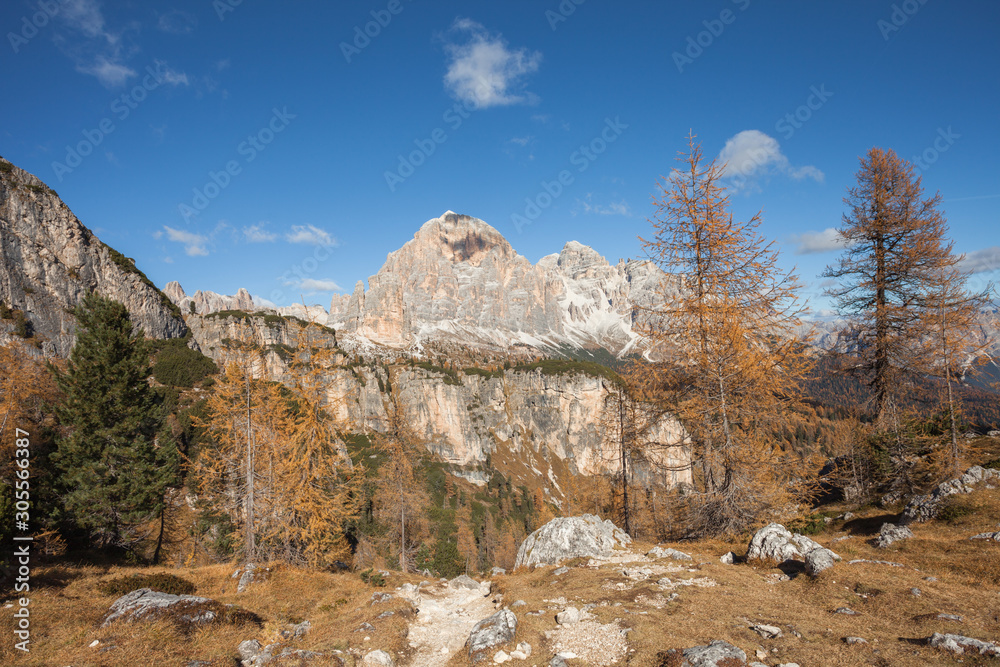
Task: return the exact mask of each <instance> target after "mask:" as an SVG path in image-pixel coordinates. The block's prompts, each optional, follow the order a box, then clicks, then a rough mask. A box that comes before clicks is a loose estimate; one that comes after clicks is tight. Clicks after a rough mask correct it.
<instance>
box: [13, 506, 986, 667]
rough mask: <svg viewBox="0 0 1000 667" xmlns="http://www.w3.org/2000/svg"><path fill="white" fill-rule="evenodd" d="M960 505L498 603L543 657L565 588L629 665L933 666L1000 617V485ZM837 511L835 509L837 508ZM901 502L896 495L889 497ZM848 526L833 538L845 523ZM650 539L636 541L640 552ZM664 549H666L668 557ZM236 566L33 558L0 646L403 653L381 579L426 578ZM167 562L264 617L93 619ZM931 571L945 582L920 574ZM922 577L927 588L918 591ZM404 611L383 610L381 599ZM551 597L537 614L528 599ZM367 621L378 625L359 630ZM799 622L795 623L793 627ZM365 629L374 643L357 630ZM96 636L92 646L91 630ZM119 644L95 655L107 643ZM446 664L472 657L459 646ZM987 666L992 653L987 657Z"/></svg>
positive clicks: (69, 651)
mask: <svg viewBox="0 0 1000 667" xmlns="http://www.w3.org/2000/svg"><path fill="white" fill-rule="evenodd" d="M956 503H957V507H958V511H952V512H951V515H952V516H953V517H954V518H952V519H950V520H949V521H940V520H939V521H935V522H931V523H928V524H917V525H915V526H913V530H914V533H915V537H914V538H913V539H911V540H908V541H903V542H900V543H897V544H896V545H893V546H892V547H890V548H889V549H886V550H878V549H875V548H874V547H872V546H870V545H869V544H868V543H867V539H869V538H870V537H871V536H872V535H874V534H875V533H877V531H878V529H879V527H880V526H881V524H882V522H883V521H893V520H895V518H896V517H897V516H898V515H897V514H896V513H893V512H890V511H887V510H884V509H877V508H868V509H863V510H860V511H857V512H856V514H857V517H856V518H854V519H852V520H851V521H849V522H846V523H845V522H843V521H842V520H834V521H832V522H831V523H830V524H827V525H826V526H825V528H824V530H823V531H822V532H820V533H819V534H818V535H814V536H813V537H814V538H815V539H816V540H817V541H819V542H820V543H821V544H824V545H829V546H832V548H833V549H834V550H835V551H837V552H838V553H840V554H841V555H842V556H843V557H844V559H845V561H847V560H851V559H856V558H866V559H872V560H889V561H894V562H898V563H902V564H903V565H904V567H902V568H896V567H889V566H885V565H874V564H859V565H849V564H847V563H846V562H844V563H840V564H838V565H837V566H836V567H834V568H833V569H832V570H829V571H827V572H824V573H823V574H822V575H820V576H819V577H818V578H817V579H815V580H814V579H811V578H810V577H808V576H806V575H799V576H794V577H793V578H792V579H791V580H790V581H780V582H775V581H774V579H775V578H776V577H777V576H780V575H781V574H782V570H780V569H778V568H776V567H771V566H769V565H767V564H755V565H750V564H738V565H724V564H722V563H720V562H719V560H718V557H719V556H720V555H721V554H723V553H725V552H726V551H729V550H733V551H735V552H736V553H737V554H742V553H744V552H745V549H746V544H747V536H743V537H740V538H738V539H734V540H731V541H725V540H705V541H699V542H689V543H685V544H675V545H673V546H675V547H677V548H679V549H682V550H684V551H687V552H688V553H691V554H692V555H693V556H694V558H695V560H694V564H693V565H692V566H691V569H692V570H694V571H692V572H687V571H683V572H679V573H671V574H669V575H667V576H670V577H671V578H673V579H678V578H695V577H708V578H710V579H712V580H714V581H715V582H717V585H716V586H714V587H710V588H696V587H683V588H679V589H677V590H678V592H679V593H680V597H679V598H678V599H677V600H676V601H673V602H670V603H667V604H665V605H657V604H656V603H655V602H656V600H657V599H658V597H659V598H661V599H662V595H660V596H658V595H657V594H658V593H660V590H659V589H658V587H657V586H655V584H653V583H652V582H654V581H655V580H656V578H657V577H658V576H663V575H657V576H654V578H652V579H650V580H647V581H645V582H638V583H636V582H632V581H630V580H628V579H626V578H625V577H624V576H622V575H621V572H620V569H621V566H617V567H616V566H611V565H605V566H602V567H600V568H591V567H587V566H586V565H585V564H583V563H575V564H574V563H571V565H576V566H575V567H571V569H570V571H569V573H567V574H565V575H562V576H560V577H554V576H553V575H552V574H551V570H552V569H553V568H551V567H546V568H538V569H536V570H534V571H525V570H521V571H518V572H515V573H513V574H511V575H508V576H502V577H497V578H496V580H495V584H496V590H498V591H500V592H502V593H503V594H504V601H505V602H506V603H508V604H509V603H511V602H513V601H514V600H517V599H523V600H525V602H527V606H526V607H521V608H519V609H518V620H519V623H520V624H519V628H518V634H517V641H527V642H529V643H531V644H532V646H533V647H534V648H535V652H534V654H533V656H532V659H530V660H529V661H528V662H527V663H524V664H542V663H543V662H547V661H548V658H549V657H550V656H551V654H552V651H551V650H550V648H551V647H550V646H548V645H547V643H546V642H547V640H546V639H545V637H544V634H543V633H544V632H545V631H547V630H552V629H553V628H555V621H554V615H555V613H556V612H557V611H560V610H561V609H562V607H563V606H564V605H563V604H562V603H558V604H552V603H549V602H548V601H549V600H553V599H555V598H560V597H561V598H565V600H566V603H565V604H576V605H577V606H582V605H583V604H586V603H596V604H597V605H598V606H597V607H596V608H594V609H593V610H592V612H593V613H594V614H595V616H596V617H597V619H598V620H599V621H600V622H601V623H613V622H615V621H616V619H618V621H617V622H618V623H619V624H620V625H621V627H626V628H631V632H630V634H629V635H628V641H629V646H630V648H632V649H634V653H631V654H630V660H629V664H631V665H658V664H659V662H660V661H659V659H658V658H657V654H658V653H659V652H661V651H664V650H666V649H669V648H673V647H689V646H694V645H697V644H704V643H707V642H708V641H710V640H713V639H725V640H727V641H730V642H732V643H733V644H736V645H737V646H739V647H741V648H742V649H744V650H745V651H747V652H748V654H750V656H751V658H752V657H753V653H754V652H755V651H757V650H765V651H767V652H768V653H769V657H768V658H767V659H766V660H765V662H767V663H768V664H777V663H779V662H798V663H800V664H802V665H833V664H836V665H845V666H853V665H858V666H861V665H904V664H905V665H931V664H952V663H957V660H956V659H955V658H954V657H952V656H950V655H948V654H943V653H940V652H938V651H937V650H936V649H932V648H930V647H927V646H924V645H921V644H918V643H916V642H915V640H918V639H922V638H925V637H928V636H929V635H931V634H932V633H934V632H955V633H959V634H965V635H968V636H972V637H976V638H980V639H986V640H998V639H1000V635H998V632H997V628H998V625H997V624H998V619H1000V595H997V591H998V589H1000V544H997V543H986V542H972V541H969V540H968V539H967V538H968V537H969V536H971V535H973V534H976V533H980V532H985V531H992V530H996V529H997V528H996V521H997V517H998V516H1000V489H992V490H990V489H984V488H983V489H980V490H978V491H976V492H975V493H974V494H972V495H970V496H963V497H961V498H959V499H958V500H957V501H956ZM840 509H842V508H834V510H835V511H840ZM895 509H896V510H898V508H895ZM844 535H850V536H851V537H850V539H847V540H844V541H841V542H837V543H835V544H834V543H832V539H833V538H834V537H837V536H844ZM651 546H652V545H651V544H638V545H636V549H637V550H638V551H640V552H645V551H646V550H647V549H648V548H649V547H651ZM669 563H670V561H658V562H657V564H661V565H667V564H669ZM233 569H234V566H232V565H212V566H205V567H196V568H145V569H139V568H121V567H112V568H100V567H94V566H77V565H72V564H63V565H55V566H51V565H50V566H46V567H40V568H38V569H36V570H35V571H34V573H33V584H34V586H36V589H35V590H34V591H33V593H32V607H31V608H32V631H33V635H32V638H33V642H34V643H33V644H32V652H31V653H30V654H29V655H21V654H18V652H16V651H14V650H13V649H12V646H11V644H12V642H10V641H4V642H3V643H2V645H0V663H2V664H12V665H55V664H58V665H70V664H72V665H75V666H76V667H82V666H84V665H108V666H119V665H121V666H124V665H135V664H143V662H146V660H145V659H146V658H148V656H151V655H155V656H157V657H158V659H159V661H158V662H157V664H162V665H184V664H186V661H187V660H190V659H200V660H211V661H213V662H212V664H213V665H233V664H236V663H234V662H233V660H234V658H235V656H236V646H237V645H238V644H239V642H240V641H242V640H244V639H249V638H258V639H259V640H261V641H262V643H266V642H268V641H273V640H274V639H275V637H276V634H277V632H279V631H280V630H281V629H282V628H284V627H286V624H287V623H295V622H299V621H302V620H306V619H308V620H309V621H311V623H312V625H313V629H312V631H311V632H310V633H309V634H308V635H307V637H306V639H304V640H302V641H301V642H297V643H296V644H293V646H296V647H301V648H306V649H311V650H319V651H331V650H335V649H340V650H345V649H355V650H357V651H360V652H366V651H369V650H373V649H375V648H382V649H385V650H389V651H392V652H394V653H396V654H397V655H399V654H400V653H402V655H404V656H405V651H406V649H407V646H406V640H405V636H404V633H405V626H406V614H408V613H411V612H408V611H407V609H408V607H407V605H406V604H405V603H403V602H401V601H400V600H398V599H397V600H393V601H392V602H390V603H387V604H385V605H375V606H373V605H372V604H371V603H370V598H371V594H372V592H374V591H376V590H389V591H391V589H392V588H394V587H395V586H398V585H400V584H401V583H403V582H407V581H409V582H412V583H417V582H419V581H420V579H421V577H419V576H412V575H410V576H404V575H401V574H393V576H392V577H390V580H389V583H388V586H387V588H385V589H376V588H373V587H371V586H369V585H367V584H364V583H363V582H361V581H360V579H359V577H358V575H357V574H354V573H341V574H331V573H321V572H310V571H306V570H300V569H295V568H282V567H279V568H277V569H276V571H275V572H274V573H273V574H272V576H271V578H270V579H269V580H268V581H265V582H263V583H260V584H256V585H254V586H252V587H251V588H250V589H249V590H248V591H247V592H245V593H242V594H237V593H236V582H235V580H233V579H231V578H230V574H231V573H232V571H233ZM137 571H143V572H171V573H174V574H179V575H181V576H183V577H185V578H187V579H189V580H190V581H192V582H193V583H194V584H195V585H196V588H197V594H199V595H205V596H208V597H212V598H214V599H216V600H218V601H220V602H223V603H233V604H238V605H240V606H241V607H243V608H246V609H248V610H251V611H253V612H256V613H257V614H259V615H260V616H261V617H262V618H264V619H265V625H264V626H263V627H262V628H259V629H258V628H254V627H231V626H221V627H210V628H205V629H201V630H197V631H195V632H193V633H191V634H189V635H185V634H183V633H181V632H179V631H178V630H177V629H175V628H174V627H173V626H172V625H170V624H169V623H167V622H158V623H152V624H141V623H140V624H135V625H116V626H112V627H110V628H107V629H103V630H102V629H100V628H98V625H99V622H100V619H101V617H102V615H103V614H104V612H105V611H106V610H107V608H108V606H109V605H110V604H111V602H112V601H113V600H114V596H109V595H104V594H102V593H101V592H100V591H99V590H98V584H99V583H100V582H101V581H107V580H108V579H110V578H113V577H116V576H120V575H121V574H123V573H133V572H137ZM929 576H933V577H936V578H937V581H927V580H926V579H925V578H926V577H929ZM911 588H919V589H921V591H922V595H920V596H919V597H917V596H914V595H912V594H911V593H910V589H911ZM842 606H846V607H850V608H852V609H854V610H856V611H858V612H860V614H861V615H860V616H856V617H850V616H844V615H838V614H833V613H832V611H833V610H834V609H836V608H837V607H842ZM390 609H395V610H397V611H402V612H403V614H399V613H397V614H396V615H394V616H391V617H389V618H385V619H378V618H377V616H378V615H379V614H380V613H382V612H383V611H386V610H390ZM535 610H545V613H544V614H543V615H541V616H529V615H527V614H526V613H524V612H527V611H535ZM938 613H950V614H958V615H960V616H962V617H963V621H962V622H961V623H955V622H952V621H946V620H937V619H934V618H933V616H935V615H936V614H938ZM363 622H369V623H371V624H372V625H374V626H375V627H376V631H375V632H370V633H358V632H354V630H355V629H356V628H358V626H360V625H361V623H363ZM750 623H766V624H771V625H777V626H779V627H781V628H782V630H783V631H784V636H783V637H782V638H780V639H773V640H764V639H761V638H760V637H759V636H758V635H756V634H755V633H754V632H752V631H751V630H750V629H749V627H748V626H749V624H750ZM12 629H13V628H12V618H11V617H10V614H4V615H3V616H2V617H0V633H3V634H4V636H7V637H10V636H12V634H11V632H12ZM793 631H794V632H797V633H799V635H801V636H795V634H794V633H793ZM365 636H370V640H369V641H365V640H364V637H365ZM847 636H860V637H864V638H865V639H867V640H868V642H869V644H867V645H863V646H847V645H846V644H844V642H843V641H842V639H843V638H844V637H847ZM95 639H97V640H100V641H101V644H100V645H99V646H98V647H96V648H89V644H90V643H91V642H92V641H93V640H95ZM108 645H112V646H113V647H114V648H112V649H110V650H107V651H106V652H99V651H100V649H101V648H102V647H106V646H108ZM978 661H979V658H978V657H974V658H970V657H968V656H966V657H965V661H964V664H979V662H978ZM451 664H452V665H465V664H467V663H466V660H465V658H464V657H462V656H457V657H455V658H453V660H452V662H451ZM983 664H988V663H985V662H984V663H983Z"/></svg>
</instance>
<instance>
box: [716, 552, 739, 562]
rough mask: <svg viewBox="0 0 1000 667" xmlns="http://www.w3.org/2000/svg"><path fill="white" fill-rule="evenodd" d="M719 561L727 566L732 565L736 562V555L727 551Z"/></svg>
mask: <svg viewBox="0 0 1000 667" xmlns="http://www.w3.org/2000/svg"><path fill="white" fill-rule="evenodd" d="M719 561H720V562H722V563H725V564H726V565H732V564H733V563H735V562H736V554H734V553H733V552H732V551H727V552H726V553H724V554H722V555H721V556H719Z"/></svg>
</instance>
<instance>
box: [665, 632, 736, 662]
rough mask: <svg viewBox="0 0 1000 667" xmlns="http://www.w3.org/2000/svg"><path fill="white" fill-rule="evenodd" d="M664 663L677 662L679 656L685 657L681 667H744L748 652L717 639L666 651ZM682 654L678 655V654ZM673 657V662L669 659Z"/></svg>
mask: <svg viewBox="0 0 1000 667" xmlns="http://www.w3.org/2000/svg"><path fill="white" fill-rule="evenodd" d="M666 653H667V655H666V656H665V659H664V661H663V663H662V664H670V665H672V664H675V663H676V660H677V658H679V657H683V661H682V662H680V663H679V667H740V665H743V666H744V667H745V666H746V664H747V654H746V653H744V652H743V651H742V650H741V649H739V648H737V647H735V646H733V645H732V644H730V643H729V642H725V641H722V640H721V639H716V640H715V641H713V642H712V643H710V644H708V645H706V646H694V647H692V648H686V649H684V650H683V651H678V650H677V649H673V650H671V651H667V652H666ZM678 653H680V654H681V655H680V656H678V655H677V654H678ZM671 658H673V660H674V661H673V662H670V661H669V660H670V659H671Z"/></svg>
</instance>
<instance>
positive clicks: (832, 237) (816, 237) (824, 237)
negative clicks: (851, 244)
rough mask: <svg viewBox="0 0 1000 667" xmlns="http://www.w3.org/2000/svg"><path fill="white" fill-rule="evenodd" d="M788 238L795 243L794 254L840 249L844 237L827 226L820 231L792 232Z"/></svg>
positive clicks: (843, 244)
mask: <svg viewBox="0 0 1000 667" xmlns="http://www.w3.org/2000/svg"><path fill="white" fill-rule="evenodd" d="M790 240H791V242H792V243H793V244H795V254H796V255H811V254H813V253H817V252H830V251H831V250H842V249H843V248H844V247H845V245H846V244H845V243H844V239H843V237H842V236H841V235H840V233H839V232H838V231H837V229H836V228H835V227H827V228H826V229H824V230H823V231H821V232H803V233H802V234H793V235H792V236H791V237H790Z"/></svg>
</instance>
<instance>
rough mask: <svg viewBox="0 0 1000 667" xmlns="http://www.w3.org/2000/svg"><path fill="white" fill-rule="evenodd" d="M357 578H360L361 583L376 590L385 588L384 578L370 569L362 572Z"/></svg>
mask: <svg viewBox="0 0 1000 667" xmlns="http://www.w3.org/2000/svg"><path fill="white" fill-rule="evenodd" d="M359 576H360V577H361V581H363V582H365V583H366V584H368V585H370V586H376V587H378V588H381V587H383V586H385V577H384V576H382V573H380V572H375V571H373V570H372V568H368V569H367V570H364V571H363V572H361V574H360V575H359Z"/></svg>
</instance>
